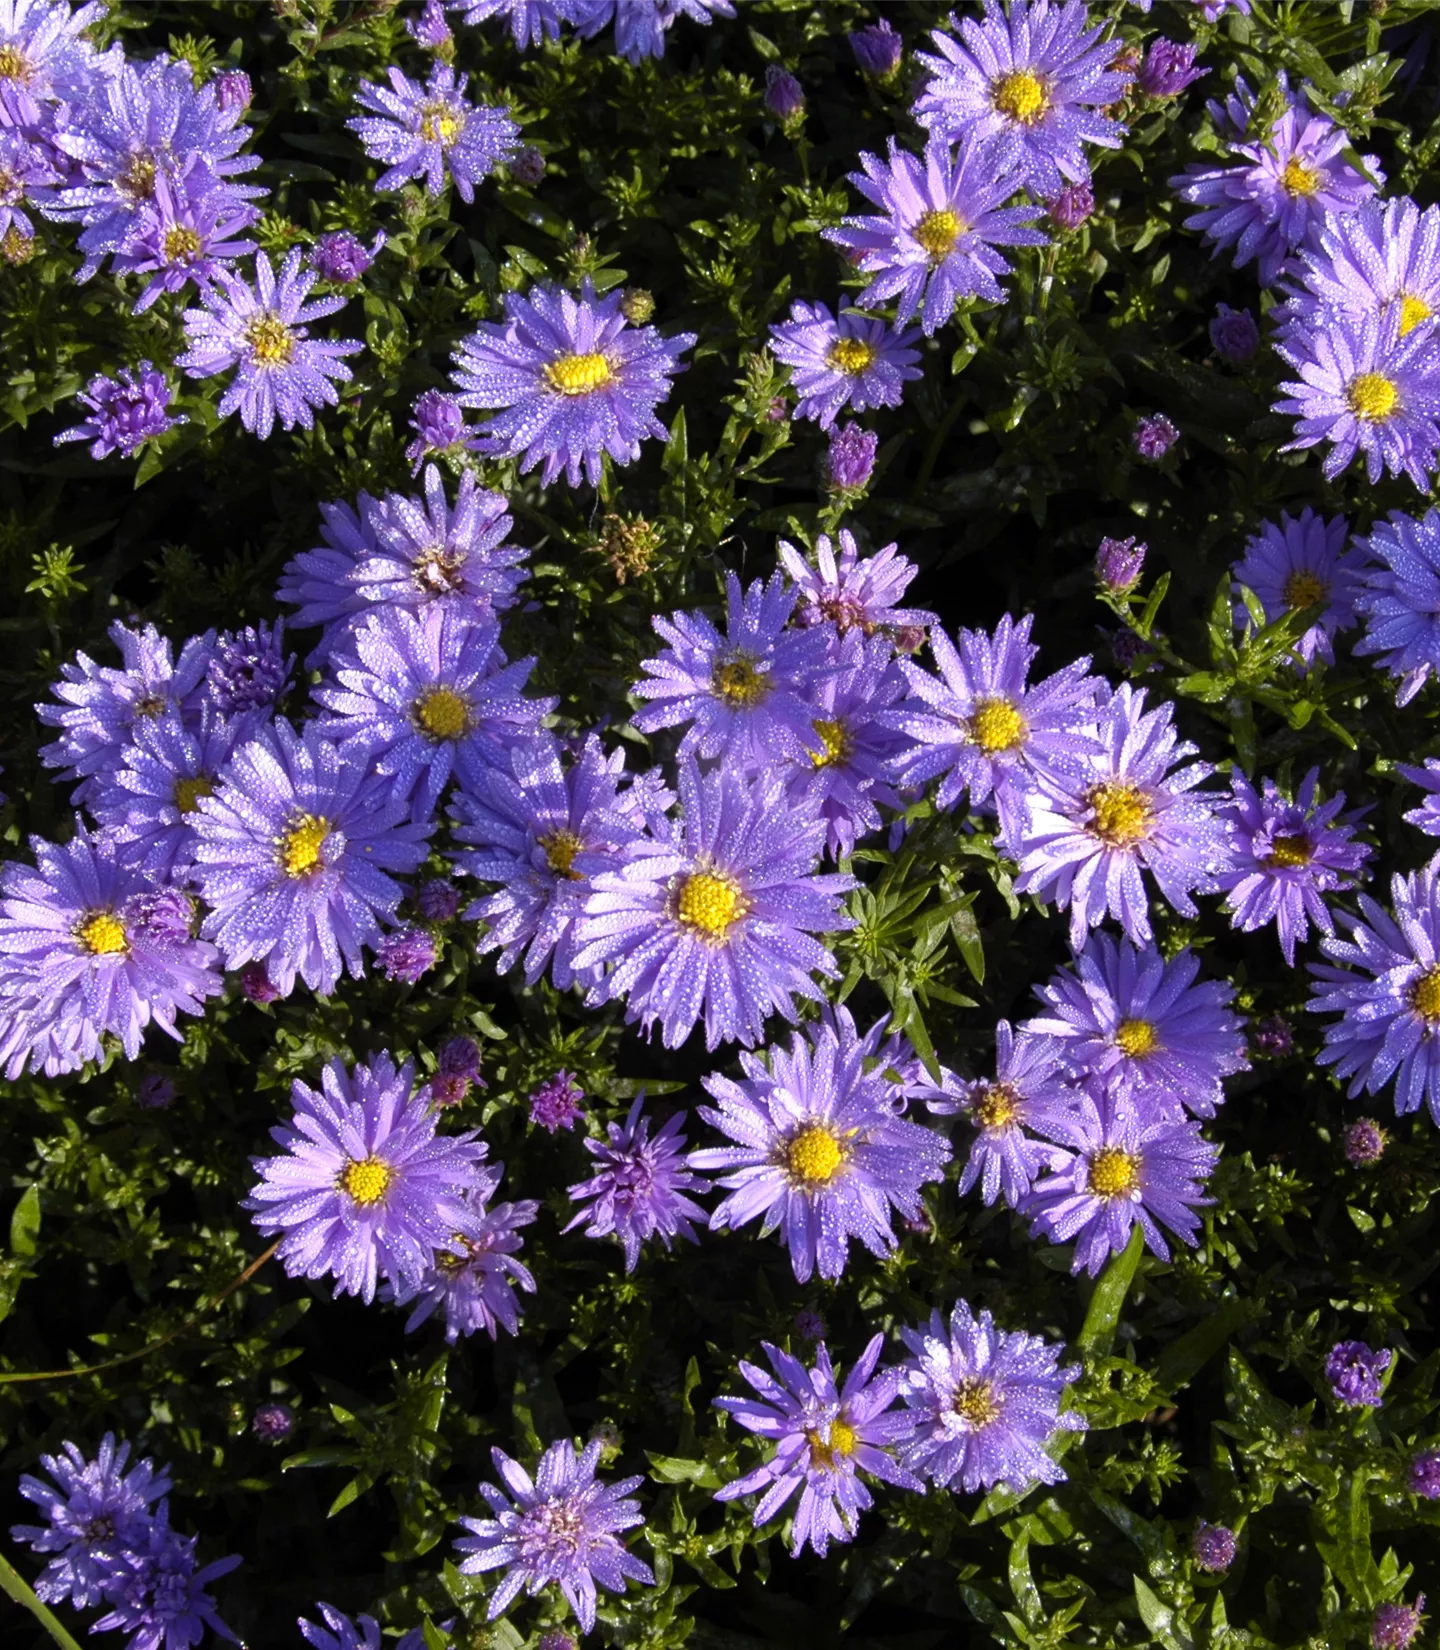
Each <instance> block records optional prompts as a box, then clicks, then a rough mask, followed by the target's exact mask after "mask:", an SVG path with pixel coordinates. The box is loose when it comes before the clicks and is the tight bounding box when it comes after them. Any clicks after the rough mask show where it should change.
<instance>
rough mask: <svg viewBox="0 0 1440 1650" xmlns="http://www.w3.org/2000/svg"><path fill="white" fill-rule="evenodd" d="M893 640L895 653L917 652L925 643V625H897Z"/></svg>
mask: <svg viewBox="0 0 1440 1650" xmlns="http://www.w3.org/2000/svg"><path fill="white" fill-rule="evenodd" d="M894 642H895V651H896V652H897V653H904V654H906V655H909V654H911V653H918V652H919V651H920V649H921V648H922V647H924V645H925V626H924V625H923V624H902V625H897V626H896V628H895V635H894Z"/></svg>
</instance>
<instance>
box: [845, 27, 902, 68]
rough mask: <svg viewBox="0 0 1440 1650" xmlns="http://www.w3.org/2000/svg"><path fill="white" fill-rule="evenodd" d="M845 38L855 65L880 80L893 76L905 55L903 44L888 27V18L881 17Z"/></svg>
mask: <svg viewBox="0 0 1440 1650" xmlns="http://www.w3.org/2000/svg"><path fill="white" fill-rule="evenodd" d="M847 38H848V39H849V41H850V50H851V51H852V52H854V54H855V62H856V65H857V66H858V67H859V68H860V69H861V70H862V72H863V73H865V74H873V75H875V76H876V77H877V78H878V79H880V80H885V79H887V78H888V77H889V76H890V75H892V74H894V73H895V71H896V69H898V68H899V67H900V59H901V58H902V57H903V56H904V55H905V42H904V41H903V40H902V39H901V38H900V36H899V35H898V34H896V32H895V30H894V29H892V28H891V27H890V23H889V19H888V18H884V17H882V18H881V19H880V21H879V22H878V23H871V24H870V25H869V26H868V27H867V28H863V29H856V30H855V31H854V32H853V33H852V34H851V35H849V36H848V37H847Z"/></svg>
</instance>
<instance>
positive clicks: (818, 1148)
mask: <svg viewBox="0 0 1440 1650" xmlns="http://www.w3.org/2000/svg"><path fill="white" fill-rule="evenodd" d="M844 1163H845V1148H844V1147H843V1146H842V1145H841V1144H840V1141H839V1138H838V1136H836V1135H835V1134H834V1133H832V1132H831V1130H829V1129H827V1128H826V1127H825V1125H824V1124H823V1123H810V1124H807V1125H806V1127H805V1128H803V1129H801V1131H800V1132H799V1134H797V1135H796V1136H795V1137H794V1138H793V1139H792V1140H791V1141H790V1143H789V1145H788V1146H786V1148H785V1167H786V1168H787V1169H789V1171H790V1173H791V1175H792V1176H793V1177H794V1178H795V1179H796V1180H798V1181H801V1182H802V1183H803V1184H804V1185H806V1186H828V1185H829V1184H830V1182H831V1181H832V1180H833V1179H834V1178H835V1176H836V1175H837V1174H838V1173H839V1172H840V1170H841V1168H842V1167H843V1166H844Z"/></svg>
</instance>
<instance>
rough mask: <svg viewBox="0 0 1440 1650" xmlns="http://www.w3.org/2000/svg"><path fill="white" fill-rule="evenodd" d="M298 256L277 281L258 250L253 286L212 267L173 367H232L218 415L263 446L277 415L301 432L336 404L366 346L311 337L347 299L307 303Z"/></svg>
mask: <svg viewBox="0 0 1440 1650" xmlns="http://www.w3.org/2000/svg"><path fill="white" fill-rule="evenodd" d="M187 73H188V70H187ZM303 259H304V254H303V253H302V252H301V250H300V248H299V247H296V248H294V249H293V250H292V251H291V252H290V253H289V254H288V255H287V256H286V259H285V262H284V264H283V265H282V266H281V269H280V274H279V277H278V279H277V277H276V275H275V272H274V270H273V269H272V268H271V266H270V260H269V258H267V257H266V255H265V254H264V253H263V252H257V253H256V254H255V284H254V285H253V286H252V285H251V284H250V283H249V282H248V281H246V280H245V279H244V278H243V277H242V276H240V275H237V274H236V273H235V271H234V270H231V269H217V270H216V272H215V280H214V284H213V285H212V286H211V287H209V288H207V289H206V290H205V291H203V292H202V293H201V295H200V301H201V302H202V303H203V304H204V306H205V307H204V308H203V309H187V310H186V311H185V341H186V343H187V344H188V345H189V346H190V347H189V348H188V349H187V350H186V351H185V353H184V354H183V355H181V356H179V357H178V358H177V360H176V363H175V364H176V365H177V366H179V367H182V368H184V370H185V372H186V374H187V375H188V376H189V377H191V378H212V377H214V376H215V374H216V373H221V372H229V371H231V370H232V369H233V370H234V373H235V376H234V377H233V378H232V379H231V381H230V383H229V384H228V385H227V387H226V389H225V392H224V393H223V394H222V395H221V397H220V405H219V408H218V411H219V413H220V416H221V417H222V418H228V417H229V415H230V414H231V413H232V412H235V411H236V410H237V409H238V410H239V413H240V421H241V423H242V424H244V426H245V428H246V429H247V430H249V431H250V432H251V433H252V434H254V435H258V436H259V437H260V438H261V440H262V441H263V440H264V439H265V437H266V436H268V435H269V434H270V431H271V430H272V429H273V428H274V426H275V420H276V419H277V418H278V419H279V420H280V423H281V425H282V426H283V427H284V428H285V429H287V430H289V429H293V428H294V427H295V425H297V424H298V425H299V426H300V427H301V428H302V429H305V430H308V429H309V428H310V427H311V425H312V424H313V423H314V409H315V408H316V407H333V406H334V405H335V404H336V403H337V402H338V401H339V399H340V396H339V392H338V391H337V390H336V388H335V382H332V380H334V381H338V382H339V383H342V384H343V383H348V382H349V380H350V377H351V372H350V369H349V367H347V366H346V365H345V362H344V360H343V359H342V357H343V356H346V355H353V354H355V352H356V351H357V350H361V349H363V348H364V347H365V346H364V345H363V344H361V343H360V342H359V340H358V339H354V338H346V339H342V340H339V341H330V342H323V343H322V342H321V341H320V340H319V339H316V338H311V337H310V335H309V323H310V322H312V321H318V320H320V319H321V318H322V317H323V316H326V315H333V314H334V313H335V311H336V310H338V309H343V308H344V307H345V302H346V300H345V298H344V297H343V296H341V295H339V294H336V295H335V296H333V297H330V298H316V299H314V300H312V301H311V302H309V303H307V302H306V301H305V300H306V297H307V295H308V293H309V291H310V288H311V287H312V286H314V284H315V281H316V279H317V277H316V275H315V272H314V271H313V270H305V269H304V267H303Z"/></svg>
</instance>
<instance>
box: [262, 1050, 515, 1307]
mask: <svg viewBox="0 0 1440 1650" xmlns="http://www.w3.org/2000/svg"><path fill="white" fill-rule="evenodd" d="M291 1099H292V1100H293V1101H294V1105H295V1113H294V1116H293V1117H292V1118H291V1126H290V1127H285V1126H283V1125H281V1126H277V1127H276V1128H273V1129H271V1131H270V1135H271V1138H272V1139H273V1140H274V1141H275V1142H276V1144H277V1145H278V1146H279V1147H280V1148H281V1152H282V1154H283V1155H282V1156H279V1157H254V1158H251V1160H250V1161H251V1163H252V1164H253V1165H254V1167H255V1168H256V1170H258V1172H259V1175H260V1179H259V1180H258V1181H257V1182H256V1183H255V1185H254V1186H252V1187H251V1189H250V1196H249V1197H248V1198H247V1199H246V1200H245V1201H244V1203H242V1205H241V1207H242V1208H244V1209H248V1210H250V1211H251V1217H252V1219H253V1220H254V1223H255V1225H256V1227H257V1228H258V1229H259V1230H260V1231H261V1232H262V1233H264V1234H265V1236H267V1237H273V1236H275V1235H276V1234H277V1233H278V1234H279V1235H280V1247H279V1249H278V1250H277V1251H276V1253H277V1255H278V1257H279V1259H280V1261H281V1262H282V1263H283V1265H284V1267H285V1271H286V1274H287V1275H288V1276H290V1277H292V1278H297V1277H298V1278H322V1277H326V1276H330V1277H333V1278H334V1279H335V1293H336V1295H341V1294H346V1295H360V1296H362V1297H363V1298H364V1300H365V1302H366V1304H367V1305H368V1304H369V1302H370V1301H372V1300H373V1299H374V1298H375V1287H376V1284H377V1282H378V1281H379V1280H380V1279H382V1278H383V1279H384V1280H385V1281H386V1282H387V1283H389V1284H390V1286H391V1287H392V1288H393V1290H394V1291H395V1298H396V1300H397V1301H401V1302H403V1301H406V1300H409V1299H410V1298H411V1297H412V1296H413V1295H415V1294H416V1293H417V1292H418V1291H419V1289H420V1288H421V1287H422V1285H423V1283H424V1280H425V1277H426V1275H427V1273H428V1272H429V1270H430V1267H431V1264H432V1261H433V1259H434V1251H435V1250H437V1249H438V1250H441V1251H444V1252H446V1253H449V1254H457V1255H458V1254H462V1253H463V1252H464V1251H463V1246H462V1243H461V1237H460V1235H459V1234H464V1235H469V1234H470V1233H471V1232H472V1229H473V1228H474V1225H475V1217H474V1214H473V1211H472V1209H471V1207H470V1205H469V1204H468V1203H467V1202H466V1196H465V1194H466V1193H467V1192H468V1191H470V1190H471V1189H472V1188H474V1187H476V1186H477V1185H479V1184H480V1180H479V1176H480V1170H479V1163H480V1160H481V1159H482V1158H483V1157H484V1156H485V1152H486V1148H485V1146H484V1144H483V1143H477V1142H476V1139H475V1134H476V1131H475V1130H473V1129H472V1130H470V1131H469V1132H468V1133H466V1134H457V1135H449V1136H445V1135H442V1136H437V1135H436V1133H435V1125H436V1119H437V1114H436V1113H435V1112H434V1111H433V1110H432V1109H431V1107H430V1105H429V1096H428V1095H427V1093H426V1092H425V1090H424V1089H423V1088H422V1089H420V1090H419V1091H418V1092H416V1089H415V1067H414V1065H413V1064H412V1063H411V1062H409V1061H406V1063H405V1064H404V1065H403V1066H401V1067H400V1068H399V1070H398V1071H397V1070H396V1067H395V1062H394V1061H393V1060H392V1059H391V1058H390V1056H389V1055H388V1054H377V1055H376V1056H375V1058H374V1059H373V1060H372V1061H371V1062H370V1063H369V1064H368V1065H367V1064H364V1063H363V1062H362V1063H360V1064H358V1065H356V1067H355V1069H354V1072H353V1073H348V1074H347V1072H346V1070H345V1067H344V1066H343V1065H342V1064H341V1062H340V1061H339V1060H338V1059H334V1060H331V1061H330V1062H329V1064H328V1065H327V1066H326V1067H325V1069H324V1071H323V1072H322V1073H321V1077H320V1088H319V1089H313V1088H311V1087H310V1085H309V1084H308V1083H303V1082H301V1081H300V1080H299V1079H298V1078H297V1079H296V1081H295V1082H294V1084H293V1085H292V1087H291Z"/></svg>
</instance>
